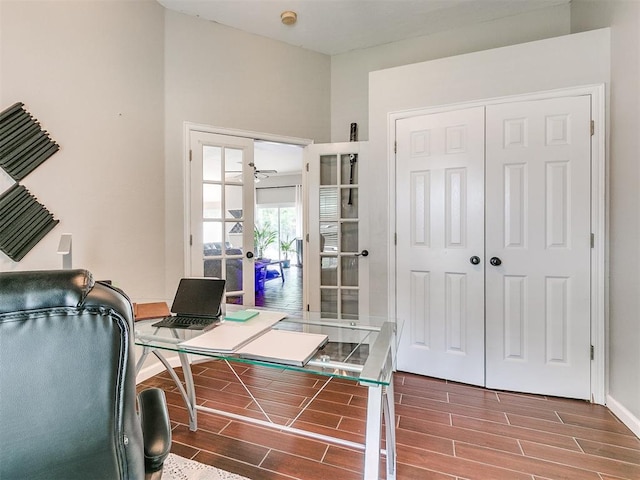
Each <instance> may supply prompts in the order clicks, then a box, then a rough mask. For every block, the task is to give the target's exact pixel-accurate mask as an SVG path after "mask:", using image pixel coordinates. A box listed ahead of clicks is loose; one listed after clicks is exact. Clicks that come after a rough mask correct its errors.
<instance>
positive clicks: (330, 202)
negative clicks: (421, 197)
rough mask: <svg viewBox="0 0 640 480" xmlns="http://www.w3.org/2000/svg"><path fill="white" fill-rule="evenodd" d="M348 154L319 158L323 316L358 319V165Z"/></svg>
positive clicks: (321, 311)
mask: <svg viewBox="0 0 640 480" xmlns="http://www.w3.org/2000/svg"><path fill="white" fill-rule="evenodd" d="M353 160H354V159H353V156H352V155H350V154H349V153H336V154H324V155H320V159H319V169H320V171H319V176H318V178H319V187H318V219H317V221H318V223H317V228H318V231H319V246H320V248H319V250H320V251H319V255H320V259H319V261H320V296H319V298H320V313H321V316H322V317H331V318H339V319H357V318H358V315H359V314H360V311H359V300H358V298H359V281H358V278H359V272H358V270H359V265H358V252H359V242H358V240H359V239H358V232H359V219H358V185H357V162H354V161H353Z"/></svg>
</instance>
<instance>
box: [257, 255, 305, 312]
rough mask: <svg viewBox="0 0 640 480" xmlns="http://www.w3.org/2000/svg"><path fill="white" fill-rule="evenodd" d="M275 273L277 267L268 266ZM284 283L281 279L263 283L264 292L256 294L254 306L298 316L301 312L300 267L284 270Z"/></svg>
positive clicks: (301, 270) (301, 271) (301, 272)
mask: <svg viewBox="0 0 640 480" xmlns="http://www.w3.org/2000/svg"><path fill="white" fill-rule="evenodd" d="M269 269H270V270H274V271H277V267H275V266H273V265H272V266H270V267H269ZM283 272H284V280H285V281H284V283H283V282H282V278H281V277H276V278H271V279H269V280H267V281H265V282H264V291H261V292H256V306H257V307H262V308H268V309H270V310H278V311H281V312H286V313H289V314H296V315H299V314H300V313H301V312H302V274H303V269H302V267H301V266H300V267H298V266H295V265H291V267H290V268H284V269H283Z"/></svg>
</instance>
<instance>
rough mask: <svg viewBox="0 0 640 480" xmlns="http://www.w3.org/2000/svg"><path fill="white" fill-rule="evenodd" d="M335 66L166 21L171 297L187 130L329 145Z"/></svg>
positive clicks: (296, 51) (277, 46)
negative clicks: (187, 125) (205, 128)
mask: <svg viewBox="0 0 640 480" xmlns="http://www.w3.org/2000/svg"><path fill="white" fill-rule="evenodd" d="M330 68H331V63H330V58H329V57H328V56H326V55H322V54H319V53H314V52H311V51H309V50H303V49H301V48H297V47H292V46H290V45H286V44H284V43H281V42H276V41H273V40H268V39H266V38H264V37H259V36H256V35H249V34H246V33H243V32H241V31H239V30H235V29H232V28H228V27H225V26H222V25H220V24H216V23H213V22H208V21H204V20H200V19H198V18H195V17H189V16H186V15H182V14H179V13H176V12H172V11H169V10H167V11H166V13H165V102H166V103H165V106H166V107H165V108H166V130H165V142H166V152H167V155H166V163H165V172H166V195H167V197H166V207H165V218H166V226H167V231H166V239H167V252H166V259H167V260H166V265H167V290H168V291H172V289H173V288H175V286H176V285H177V281H178V279H179V278H180V277H181V276H182V275H184V259H183V258H184V211H185V210H184V206H183V199H184V193H183V192H184V179H183V167H184V164H185V159H184V155H183V131H184V128H183V124H184V122H185V121H189V122H194V123H198V124H205V125H211V126H216V127H224V128H233V129H240V130H249V131H254V132H261V133H269V134H276V135H284V136H289V137H300V138H310V139H313V140H315V141H316V142H327V141H329V137H330V132H329V126H330V112H329V96H330V93H331V92H330Z"/></svg>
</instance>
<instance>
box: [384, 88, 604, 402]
mask: <svg viewBox="0 0 640 480" xmlns="http://www.w3.org/2000/svg"><path fill="white" fill-rule="evenodd" d="M579 95H591V118H592V120H593V121H594V123H595V125H594V130H593V134H592V136H591V205H590V208H591V232H592V234H593V239H592V248H591V345H592V347H593V352H594V354H593V358H592V360H591V401H592V402H594V403H598V404H601V405H604V404H605V403H606V385H607V374H606V373H607V370H606V368H607V365H608V348H607V338H608V332H607V329H606V325H607V322H608V311H609V297H608V291H609V283H608V280H607V279H608V278H609V274H608V269H609V260H608V259H609V225H608V217H609V215H608V209H609V193H608V192H609V189H608V179H609V172H608V169H609V166H608V162H607V161H606V159H607V152H606V140H607V135H608V133H607V132H608V129H607V113H606V109H605V99H606V90H605V85H604V84H596V85H584V86H576V87H570V88H561V89H555V90H548V91H540V92H532V93H526V94H520V95H510V96H504V97H494V98H488V99H481V100H476V101H470V102H461V103H453V104H446V105H438V106H433V107H425V108H418V109H411V110H402V111H396V112H390V113H388V114H387V135H388V138H387V148H388V151H387V158H388V165H389V175H388V178H389V184H388V188H389V225H390V227H392V228H389V238H388V245H389V251H388V254H387V258H388V262H389V263H388V271H389V272H394V273H393V275H389V276H388V285H387V288H388V298H389V312H388V315H389V317H390V318H396V312H397V305H396V303H397V302H396V298H397V297H396V284H397V280H396V277H397V275H398V273H397V270H396V268H397V265H396V245H395V238H396V232H397V216H396V154H395V142H396V121H398V120H400V119H403V118H410V117H414V116H419V115H429V114H434V113H441V112H446V111H450V110H459V109H463V108H471V107H478V106H488V105H494V104H499V103H512V102H522V101H534V100H544V99H551V98H558V97H569V96H579Z"/></svg>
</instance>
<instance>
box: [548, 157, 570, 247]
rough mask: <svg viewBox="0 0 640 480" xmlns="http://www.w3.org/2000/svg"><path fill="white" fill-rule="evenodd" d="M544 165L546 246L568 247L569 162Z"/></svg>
mask: <svg viewBox="0 0 640 480" xmlns="http://www.w3.org/2000/svg"><path fill="white" fill-rule="evenodd" d="M545 167H546V192H545V193H546V202H545V203H546V221H545V224H546V228H545V230H546V239H547V248H569V247H570V245H569V244H568V243H569V238H570V232H569V228H570V223H569V211H570V207H569V198H571V193H570V192H569V178H571V175H570V172H569V168H570V166H569V162H547V164H546V165H545Z"/></svg>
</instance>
